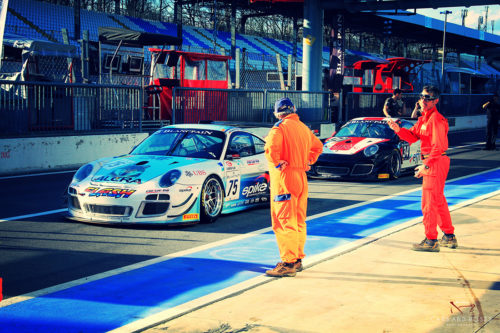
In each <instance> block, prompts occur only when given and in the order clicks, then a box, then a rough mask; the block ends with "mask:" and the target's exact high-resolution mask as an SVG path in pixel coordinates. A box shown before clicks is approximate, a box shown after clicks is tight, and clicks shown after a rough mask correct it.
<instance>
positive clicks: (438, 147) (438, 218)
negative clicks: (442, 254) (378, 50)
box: [388, 86, 458, 252]
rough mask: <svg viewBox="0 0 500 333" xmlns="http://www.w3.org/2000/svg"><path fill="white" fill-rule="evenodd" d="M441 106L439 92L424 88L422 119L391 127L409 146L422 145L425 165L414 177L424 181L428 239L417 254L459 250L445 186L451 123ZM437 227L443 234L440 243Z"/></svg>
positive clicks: (448, 164) (423, 211)
mask: <svg viewBox="0 0 500 333" xmlns="http://www.w3.org/2000/svg"><path fill="white" fill-rule="evenodd" d="M438 102H439V89H437V88H436V87H434V86H424V88H423V90H422V94H421V95H420V100H419V103H420V108H421V110H422V116H421V117H419V118H418V120H417V123H416V124H415V125H414V126H413V127H412V128H410V129H405V128H401V127H400V126H399V125H398V124H396V123H395V122H393V121H389V122H388V123H389V126H390V127H391V128H392V129H393V130H394V131H395V132H396V133H397V135H398V136H399V137H400V138H401V139H403V140H405V141H408V142H409V143H414V142H416V141H417V140H420V142H421V151H422V162H423V165H419V166H417V167H416V168H415V177H417V178H422V177H423V181H422V214H423V224H424V228H425V239H424V240H423V241H422V242H421V243H419V244H414V245H413V250H415V251H428V252H439V245H441V246H446V247H450V248H453V249H454V248H456V247H457V246H458V243H457V239H456V237H455V234H454V227H453V225H452V223H451V216H450V211H449V209H448V203H447V202H446V198H445V196H444V184H445V182H446V177H447V176H448V171H449V169H450V158H449V157H448V156H446V150H447V149H448V121H447V120H446V118H445V117H443V116H442V115H441V114H440V113H439V112H438V110H437V109H436V104H437V103H438ZM437 226H439V228H440V229H441V230H442V231H443V233H444V235H443V238H442V239H441V240H440V241H439V242H438V240H437V237H438V231H437Z"/></svg>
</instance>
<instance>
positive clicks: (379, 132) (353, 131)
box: [335, 121, 395, 139]
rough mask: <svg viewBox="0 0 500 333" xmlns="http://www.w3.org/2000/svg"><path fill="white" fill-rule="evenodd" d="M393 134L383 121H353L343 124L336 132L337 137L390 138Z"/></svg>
mask: <svg viewBox="0 0 500 333" xmlns="http://www.w3.org/2000/svg"><path fill="white" fill-rule="evenodd" d="M394 135H395V133H394V131H393V130H391V129H390V127H389V125H387V123H385V122H377V123H375V122H367V121H353V122H349V123H347V124H345V125H344V126H343V127H342V128H341V129H340V130H339V131H338V132H337V133H336V134H335V136H337V137H356V138H380V139H391V138H393V137H394Z"/></svg>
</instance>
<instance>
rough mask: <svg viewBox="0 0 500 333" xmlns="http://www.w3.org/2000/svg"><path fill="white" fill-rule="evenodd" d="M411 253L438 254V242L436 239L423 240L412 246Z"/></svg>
mask: <svg viewBox="0 0 500 333" xmlns="http://www.w3.org/2000/svg"><path fill="white" fill-rule="evenodd" d="M413 251H426V252H439V242H438V241H437V239H427V237H426V238H424V240H423V241H421V242H420V243H418V244H413Z"/></svg>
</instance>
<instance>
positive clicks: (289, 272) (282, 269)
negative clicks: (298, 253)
mask: <svg viewBox="0 0 500 333" xmlns="http://www.w3.org/2000/svg"><path fill="white" fill-rule="evenodd" d="M266 274H267V275H269V276H274V277H283V276H295V275H296V274H297V270H296V269H295V263H286V262H279V263H278V264H277V265H276V267H274V269H270V270H268V271H266Z"/></svg>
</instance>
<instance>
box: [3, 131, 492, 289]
mask: <svg viewBox="0 0 500 333" xmlns="http://www.w3.org/2000/svg"><path fill="white" fill-rule="evenodd" d="M450 142H451V139H450ZM461 143H464V142H461ZM465 143H466V142H465ZM498 155H499V154H498V153H494V152H489V151H482V150H480V146H472V147H465V148H460V149H456V150H452V151H450V157H451V158H452V169H451V171H450V175H449V177H448V179H452V178H457V177H460V176H464V175H467V174H472V173H476V172H479V171H484V170H488V169H493V168H495V167H498V166H499V165H500V158H499V156H498ZM71 176H72V173H71V172H69V173H58V174H54V175H40V176H31V177H19V178H3V179H0V188H2V191H1V194H0V202H1V203H2V209H1V210H0V211H1V215H0V221H1V222H0V249H1V251H2V256H1V257H0V276H1V277H2V278H3V281H4V282H3V293H4V298H10V297H14V296H18V295H22V294H25V293H28V292H32V291H35V290H39V289H42V288H47V287H50V286H53V285H58V284H61V283H65V282H68V281H73V280H76V279H79V278H84V277H86V276H90V275H93V274H98V273H101V272H105V271H109V270H112V269H118V268H120V267H123V266H127V265H130V264H134V263H137V262H141V261H144V260H148V259H152V258H156V257H159V256H163V255H166V254H170V253H174V252H178V251H181V250H187V249H190V248H193V247H196V246H199V245H203V244H209V243H211V242H215V241H219V240H222V239H226V238H229V237H232V236H235V235H241V234H245V233H248V232H251V231H254V230H259V229H262V228H266V227H268V226H269V211H268V209H267V208H263V209H255V210H252V211H247V212H243V213H238V214H231V215H227V216H223V217H221V218H220V219H219V220H218V221H217V222H216V223H215V224H212V225H195V226H190V227H163V228H154V229H152V228H113V227H105V226H95V225H87V224H81V223H75V222H71V221H68V220H65V219H64V218H63V217H62V216H60V215H59V214H51V215H42V216H31V217H25V218H22V219H19V220H15V221H2V218H4V219H5V218H7V217H12V216H21V215H28V214H34V213H36V212H42V211H49V210H57V209H61V208H62V207H63V203H62V193H63V192H64V190H65V187H66V186H67V184H68V183H69V180H70V178H71ZM419 186H420V182H419V181H418V180H415V179H414V178H413V177H411V176H405V177H402V178H400V179H398V180H396V181H391V182H368V183H365V182H343V181H323V180H311V181H310V200H309V207H308V215H312V214H317V213H320V212H323V211H327V210H332V209H336V208H341V207H345V206H349V205H351V204H355V203H359V202H363V201H367V200H372V199H376V198H378V197H381V196H385V195H390V194H393V193H398V192H401V191H404V190H408V189H412V188H417V187H419Z"/></svg>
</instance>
